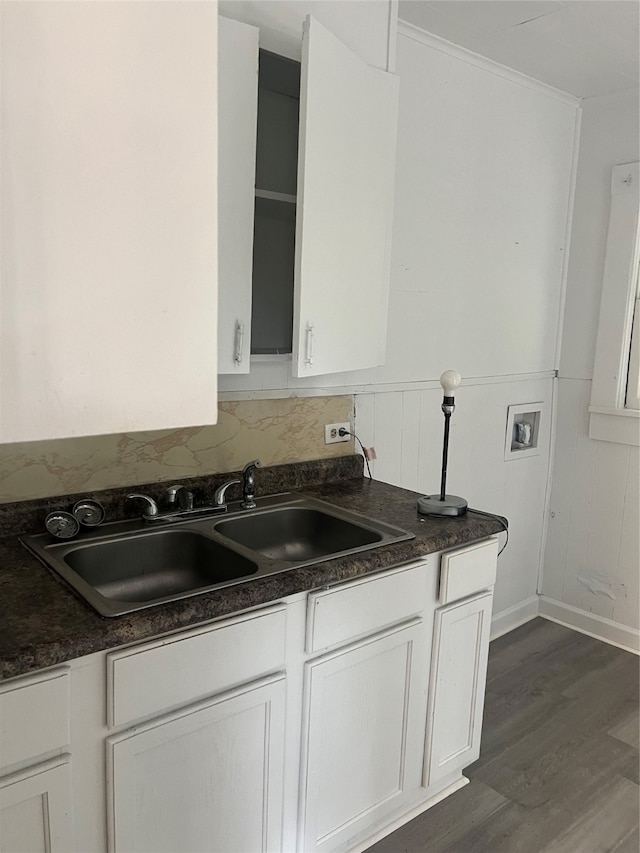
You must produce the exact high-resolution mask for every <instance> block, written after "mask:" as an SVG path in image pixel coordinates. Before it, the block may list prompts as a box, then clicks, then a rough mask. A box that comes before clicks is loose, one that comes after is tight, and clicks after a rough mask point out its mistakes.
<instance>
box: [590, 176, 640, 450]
mask: <svg viewBox="0 0 640 853" xmlns="http://www.w3.org/2000/svg"><path fill="white" fill-rule="evenodd" d="M639 177H640V172H639V164H638V163H626V164H623V165H621V166H615V167H614V168H613V171H612V175H611V210H610V214H609V231H608V235H607V248H606V253H605V262H604V275H603V282H602V297H601V302H600V316H599V320H598V336H597V341H596V357H595V363H594V370H593V381H592V384H591V404H590V406H589V437H590V438H593V439H596V440H599V441H612V442H617V443H620V444H629V445H635V446H639V445H640V411H639V410H638V409H631V408H626V407H625V395H626V389H627V379H628V373H629V355H630V349H631V332H632V327H633V313H634V307H635V301H636V296H637V289H638V263H639V259H640V237H639V232H638V225H639V209H640V197H639V188H640V180H639Z"/></svg>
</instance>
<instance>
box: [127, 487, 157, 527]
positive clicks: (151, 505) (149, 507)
mask: <svg viewBox="0 0 640 853" xmlns="http://www.w3.org/2000/svg"><path fill="white" fill-rule="evenodd" d="M136 498H137V499H138V500H141V501H145V503H146V506H145V508H144V510H143V512H142V520H143V521H155V520H156V519H159V518H160V512H159V511H158V504H157V503H156V502H155V501H154V499H153V498H150V497H149V496H148V495H138V494H132V495H127V500H134V499H136Z"/></svg>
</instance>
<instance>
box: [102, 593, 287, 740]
mask: <svg viewBox="0 0 640 853" xmlns="http://www.w3.org/2000/svg"><path fill="white" fill-rule="evenodd" d="M285 641H286V605H280V606H277V607H272V608H268V609H267V610H261V611H258V612H256V613H254V614H245V615H244V616H241V617H236V618H234V619H227V620H224V621H222V622H218V623H216V624H215V625H210V626H208V627H207V628H200V629H196V630H193V631H189V632H187V633H183V634H179V635H177V636H172V637H166V638H165V639H163V640H158V641H155V642H153V643H146V644H145V645H143V646H136V647H135V648H131V649H126V650H125V651H122V652H113V653H111V654H109V655H108V656H107V722H108V725H109V726H110V727H114V726H121V725H124V724H125V723H130V722H133V721H134V720H140V719H142V718H144V717H150V716H156V715H158V714H160V713H162V712H163V711H166V710H169V709H172V708H177V707H179V706H180V705H185V704H187V703H189V702H193V701H194V700H196V699H201V698H204V697H206V696H211V695H213V694H215V693H219V692H221V691H223V690H226V689H228V688H230V687H233V686H235V685H238V684H242V683H244V682H247V681H251V680H252V679H254V678H258V677H260V676H261V675H266V674H268V673H271V672H275V671H276V670H279V669H282V668H283V667H284V661H285Z"/></svg>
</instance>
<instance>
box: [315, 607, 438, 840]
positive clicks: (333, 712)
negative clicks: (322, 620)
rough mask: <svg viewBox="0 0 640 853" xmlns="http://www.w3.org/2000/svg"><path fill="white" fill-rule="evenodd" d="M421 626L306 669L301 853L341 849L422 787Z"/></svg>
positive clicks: (349, 649) (381, 637) (377, 638)
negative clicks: (304, 852) (409, 794)
mask: <svg viewBox="0 0 640 853" xmlns="http://www.w3.org/2000/svg"><path fill="white" fill-rule="evenodd" d="M421 640H422V621H421V620H419V619H414V620H413V621H411V622H410V623H409V624H406V625H401V626H399V627H398V628H395V629H392V630H389V631H385V632H384V633H382V634H378V635H376V636H374V637H371V638H369V639H367V640H364V641H361V642H359V643H357V644H355V645H351V646H348V647H347V648H345V649H341V650H339V651H336V652H333V653H331V654H329V655H326V656H324V657H321V658H319V659H317V660H314V661H311V662H309V663H307V664H306V678H305V693H306V702H305V704H306V712H305V720H306V725H305V727H304V730H303V761H302V783H301V811H300V814H301V823H300V836H299V846H298V850H300V851H302V850H305V851H307V850H335V849H341V848H343V847H344V846H345V843H346V842H347V841H348V839H349V838H351V837H362V836H366V834H367V832H366V830H367V828H368V827H369V826H371V825H372V823H373V824H375V823H379V821H380V820H381V819H382V818H383V817H384V816H385V815H386V814H389V813H391V812H393V811H396V810H397V809H398V808H399V806H400V805H401V804H402V801H403V799H404V798H406V796H407V794H408V793H409V792H412V791H414V790H415V789H416V788H419V786H420V781H421V770H422V744H423V741H424V712H425V708H424V705H423V699H424V687H423V681H422V676H423V674H424V672H425V667H424V661H423V660H422V654H421V651H422V649H421V647H422V646H423V645H424V644H423V643H422V642H421Z"/></svg>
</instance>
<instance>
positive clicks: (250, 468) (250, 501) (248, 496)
mask: <svg viewBox="0 0 640 853" xmlns="http://www.w3.org/2000/svg"><path fill="white" fill-rule="evenodd" d="M256 468H262V463H261V462H260V460H259V459H254V460H253V462H247V464H246V465H245V466H244V468H243V469H242V507H243V509H255V507H256V501H255V497H256V494H255V489H256V481H255V470H256Z"/></svg>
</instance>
